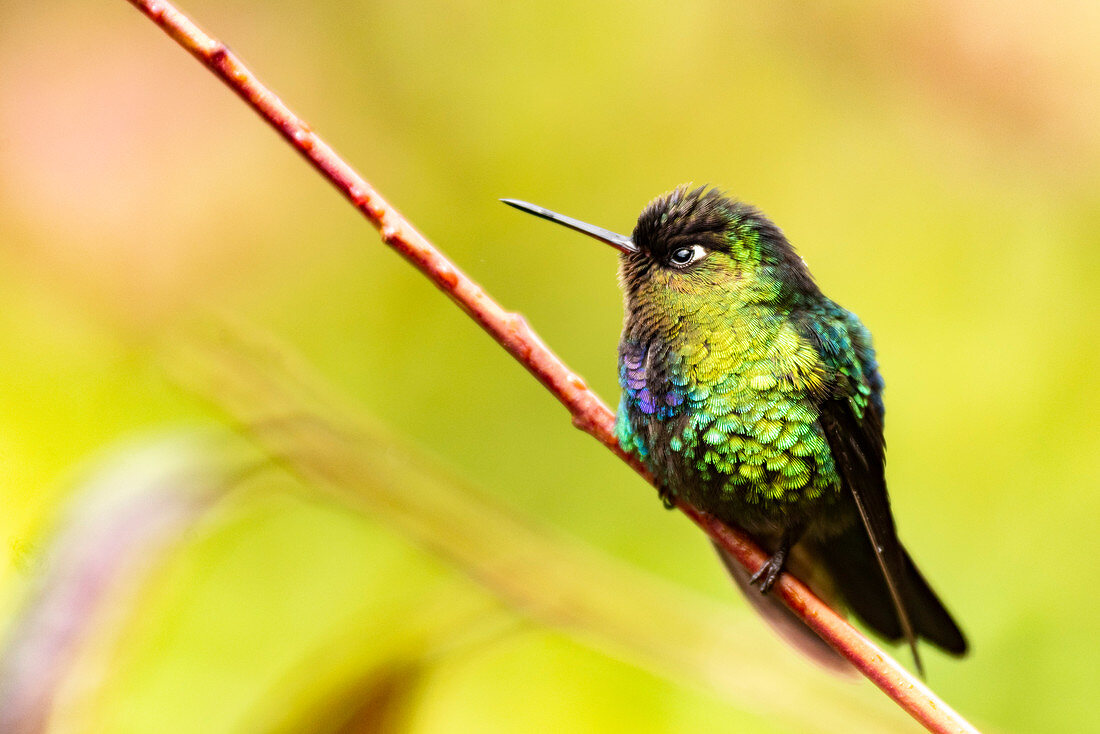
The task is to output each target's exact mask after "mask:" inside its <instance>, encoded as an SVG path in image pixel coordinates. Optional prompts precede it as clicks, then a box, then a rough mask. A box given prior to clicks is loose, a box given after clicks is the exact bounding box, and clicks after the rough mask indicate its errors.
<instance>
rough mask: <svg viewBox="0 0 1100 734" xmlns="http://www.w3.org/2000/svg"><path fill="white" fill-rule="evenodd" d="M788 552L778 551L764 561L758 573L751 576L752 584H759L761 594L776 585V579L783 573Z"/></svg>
mask: <svg viewBox="0 0 1100 734" xmlns="http://www.w3.org/2000/svg"><path fill="white" fill-rule="evenodd" d="M785 555H786V554H781V553H776V554H775V555H773V556H771V557H770V558H768V560H767V561H765V562H764V565H763V566H761V567H760V570H758V571H757V572H756V573H754V574H753V575H752V576H751V577H750V578H749V583H750V584H757V585H758V586H759V587H760V593H761V594H767V593H768V592H769V591H771V590H772V586H774V585H775V581H776V579H778V578H779V574H781V573H783V563H784V561H786V560H787V559H786V558H785Z"/></svg>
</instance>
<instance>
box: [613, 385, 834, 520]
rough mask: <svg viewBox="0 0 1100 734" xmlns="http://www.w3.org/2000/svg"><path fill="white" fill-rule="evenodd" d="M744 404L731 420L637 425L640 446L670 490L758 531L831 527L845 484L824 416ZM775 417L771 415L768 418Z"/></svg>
mask: <svg viewBox="0 0 1100 734" xmlns="http://www.w3.org/2000/svg"><path fill="white" fill-rule="evenodd" d="M781 412H782V411H779V410H777V409H774V406H773V409H771V410H769V409H767V408H764V409H761V408H758V407H752V406H747V407H746V406H737V407H735V408H734V409H733V410H732V411H731V412H730V413H729V414H728V415H724V416H717V417H715V416H713V415H708V414H705V413H701V412H691V411H687V412H684V413H682V414H680V415H676V416H668V417H667V418H665V419H663V420H655V419H654V418H653V416H651V415H644V414H640V413H639V414H636V415H629V416H620V419H622V418H624V417H625V418H627V420H629V421H630V423H631V425H632V427H633V430H632V433H633V435H634V436H635V443H636V444H637V445H638V448H639V449H641V453H642V454H643V455H644V456H643V458H644V459H645V461H646V463H647V464H648V465H649V467H650V469H651V470H652V471H653V473H654V475H655V476H656V477H657V478H658V479H659V480H660V481H661V482H662V483H663V484H664V486H665V487H667V489H668V490H669V491H670V492H672V493H673V494H675V495H676V496H678V497H681V498H683V499H685V500H687V501H688V502H690V503H691V504H692V505H694V506H696V507H698V508H699V509H701V510H703V511H705V512H708V513H710V514H712V515H715V516H716V517H718V518H720V519H722V520H725V521H728V522H732V523H735V524H737V525H740V526H741V527H743V528H745V529H746V530H748V531H750V532H753V533H770V532H773V531H776V530H781V529H782V528H784V527H786V526H788V525H789V524H790V523H791V522H792V521H794V522H801V523H803V524H805V525H807V526H809V527H810V528H811V529H812V527H813V526H815V525H818V524H819V521H820V522H821V523H824V524H831V523H830V522H829V521H830V520H831V519H832V517H831V516H832V515H833V512H832V508H833V507H834V506H835V505H836V504H837V500H838V498H839V495H840V486H841V485H840V479H839V476H838V475H837V473H836V467H835V465H834V463H833V460H832V455H831V452H830V451H829V447H828V444H827V442H826V441H825V439H824V436H823V435H822V433H821V431H820V428H819V427H818V426H817V424H816V419H817V416H816V414H813V413H812V412H808V411H806V410H803V409H796V408H793V407H792V408H791V409H790V410H788V411H786V412H785V413H783V414H782V415H780V413H781ZM769 416H770V417H769Z"/></svg>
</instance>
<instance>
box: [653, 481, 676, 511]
mask: <svg viewBox="0 0 1100 734" xmlns="http://www.w3.org/2000/svg"><path fill="white" fill-rule="evenodd" d="M657 496H658V497H660V498H661V504H662V505H664V506H665V509H666V510H671V509H672V508H674V507H676V494H675V493H674V492H673V491H672V490H671V489H669V488H668V487H660V488H658V490H657Z"/></svg>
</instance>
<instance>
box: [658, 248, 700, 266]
mask: <svg viewBox="0 0 1100 734" xmlns="http://www.w3.org/2000/svg"><path fill="white" fill-rule="evenodd" d="M706 254H707V251H706V250H705V249H703V246H702V245H692V246H691V247H677V248H676V249H675V250H673V251H672V254H670V255H669V256H668V264H669V265H671V266H672V267H674V268H686V267H687V266H688V265H691V264H692V263H693V262H695V261H696V260H699V259H700V258H702V257H703V256H704V255H706Z"/></svg>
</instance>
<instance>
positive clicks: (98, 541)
mask: <svg viewBox="0 0 1100 734" xmlns="http://www.w3.org/2000/svg"><path fill="white" fill-rule="evenodd" d="M224 449H225V446H224V440H223V441H221V442H216V441H215V439H214V438H213V437H212V436H205V437H200V436H198V435H174V436H170V437H167V438H161V439H159V440H156V441H146V442H143V443H139V444H137V445H131V446H128V447H127V448H125V449H122V450H118V451H116V452H114V453H112V455H111V456H110V457H109V458H108V459H106V460H104V461H103V462H101V463H100V465H99V466H97V467H96V468H95V469H94V470H92V471H91V472H90V474H89V476H88V478H87V479H86V480H85V481H84V482H82V483H81V484H80V486H79V488H78V490H77V492H76V494H75V496H74V498H73V500H72V501H71V502H70V503H69V505H68V506H67V507H66V508H65V513H64V515H63V517H62V518H61V520H60V522H59V523H58V528H57V531H56V532H55V534H54V535H53V536H52V537H51V538H50V539H49V545H48V547H47V551H46V555H45V557H44V558H43V559H42V561H41V567H40V568H39V569H37V577H36V578H35V579H34V588H33V590H32V591H31V593H30V594H29V595H28V598H27V600H26V602H25V604H24V606H23V609H22V611H21V613H20V614H19V615H18V616H17V617H16V618H15V619H14V621H13V623H12V625H11V627H10V629H9V630H8V635H7V641H6V644H5V646H4V648H3V649H2V650H0V731H3V732H7V733H10V734H31V733H32V732H39V731H45V730H46V728H47V722H48V720H49V719H50V716H51V713H52V711H53V708H54V704H55V702H56V701H55V699H56V698H57V697H58V696H59V695H60V692H61V690H62V689H63V688H64V687H65V686H66V685H67V684H71V683H72V681H73V679H74V678H77V677H80V676H83V677H84V678H85V680H82V681H81V682H80V684H79V685H81V686H82V687H88V686H94V685H95V684H94V683H93V682H92V681H91V680H89V678H94V677H95V676H101V675H107V674H108V673H107V671H105V670H102V669H97V668H99V667H100V666H101V664H102V663H103V659H102V658H100V659H98V660H94V661H91V660H89V659H88V658H87V655H86V649H87V648H88V647H97V646H101V645H102V644H103V643H104V640H103V639H102V638H97V636H98V635H99V634H100V633H102V631H103V627H104V625H105V620H109V619H111V618H113V617H117V616H119V615H120V614H123V613H124V610H125V609H126V608H127V601H128V599H129V598H130V597H131V596H132V593H133V590H134V588H136V587H137V586H138V585H140V583H141V580H142V579H143V578H144V577H145V576H146V574H147V573H148V572H149V571H150V570H151V569H153V568H154V567H155V566H156V564H157V562H158V560H159V559H160V558H161V557H162V556H163V554H164V553H165V552H166V551H167V550H168V549H169V548H170V547H171V546H172V545H173V544H174V543H176V542H178V540H179V538H180V536H181V534H182V533H185V532H186V531H187V530H188V529H189V528H190V527H191V526H192V525H193V524H194V523H195V521H196V519H197V518H198V517H199V516H201V515H202V514H203V513H204V512H205V511H206V510H207V509H208V508H209V507H210V506H211V505H212V504H213V502H214V501H215V500H216V499H217V498H218V497H219V496H220V495H221V494H222V493H223V492H224V491H225V490H226V489H227V488H228V487H230V486H231V485H232V483H233V481H234V478H233V476H232V475H231V474H229V473H228V472H227V471H226V467H227V466H228V464H227V463H226V461H225V458H224V457H220V458H219V456H220V454H223V453H224Z"/></svg>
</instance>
